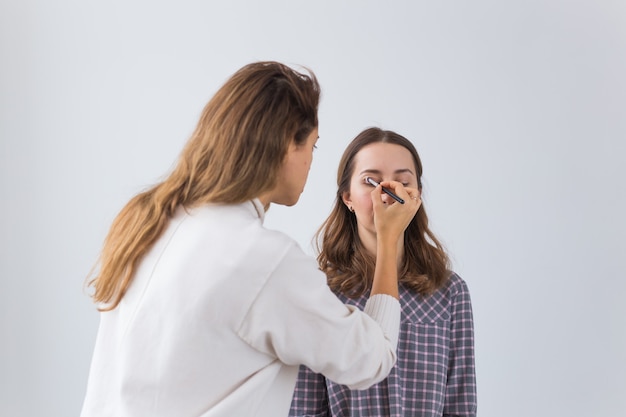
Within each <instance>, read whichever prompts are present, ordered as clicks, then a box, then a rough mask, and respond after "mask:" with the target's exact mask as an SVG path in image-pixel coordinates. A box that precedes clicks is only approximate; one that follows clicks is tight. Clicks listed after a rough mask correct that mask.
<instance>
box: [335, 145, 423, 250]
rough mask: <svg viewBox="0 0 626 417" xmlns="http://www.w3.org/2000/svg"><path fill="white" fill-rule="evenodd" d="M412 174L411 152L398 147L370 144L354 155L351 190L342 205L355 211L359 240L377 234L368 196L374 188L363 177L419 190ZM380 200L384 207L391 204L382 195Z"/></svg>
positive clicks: (390, 199)
mask: <svg viewBox="0 0 626 417" xmlns="http://www.w3.org/2000/svg"><path fill="white" fill-rule="evenodd" d="M415 171H416V169H415V163H414V161H413V156H412V155H411V152H409V150H408V149H406V148H405V147H404V146H401V145H396V144H393V143H383V142H376V143H371V144H369V145H367V146H365V147H363V148H362V149H361V150H360V151H359V152H358V153H357V154H356V155H355V158H354V172H353V173H352V177H351V179H350V189H349V191H347V192H344V193H343V195H342V197H343V202H344V204H346V206H348V208H350V207H351V208H352V209H353V210H354V215H355V216H356V219H357V224H358V231H359V236H360V237H361V239H365V238H366V235H371V236H375V235H376V229H375V228H374V211H373V209H372V197H371V192H372V189H373V187H372V186H371V185H370V184H367V183H366V182H365V178H366V177H371V178H372V179H373V180H375V181H376V182H381V181H398V182H400V183H402V184H403V185H404V186H405V187H412V188H418V187H417V176H416V173H415ZM382 199H383V201H385V202H386V203H387V204H393V203H394V200H393V199H392V198H391V197H389V196H388V195H387V194H385V193H383V194H382Z"/></svg>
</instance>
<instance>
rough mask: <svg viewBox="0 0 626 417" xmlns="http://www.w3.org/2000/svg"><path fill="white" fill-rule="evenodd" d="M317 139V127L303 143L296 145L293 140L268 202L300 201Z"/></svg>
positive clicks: (290, 202)
mask: <svg viewBox="0 0 626 417" xmlns="http://www.w3.org/2000/svg"><path fill="white" fill-rule="evenodd" d="M317 139H318V133H317V128H315V129H313V131H312V132H311V134H310V135H309V136H308V137H307V139H306V142H305V143H303V144H302V145H300V146H296V144H295V142H293V141H292V142H291V144H290V145H289V150H288V151H287V155H286V157H285V160H284V161H283V165H282V167H281V169H280V171H279V173H278V181H277V183H276V187H275V188H274V190H272V191H271V192H270V195H269V196H268V198H267V199H268V200H269V201H268V202H270V203H275V204H281V205H284V206H293V205H294V204H296V203H297V202H298V200H299V199H300V194H302V191H304V185H305V184H306V180H307V177H308V175H309V169H310V168H311V162H312V161H313V149H314V148H315V144H316V143H317ZM261 201H263V198H261ZM265 203H266V202H264V204H265Z"/></svg>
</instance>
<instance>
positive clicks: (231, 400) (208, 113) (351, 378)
mask: <svg viewBox="0 0 626 417" xmlns="http://www.w3.org/2000/svg"><path fill="white" fill-rule="evenodd" d="M319 94H320V92H319V86H318V83H317V81H316V79H315V76H314V75H313V74H312V73H308V74H303V73H299V72H296V71H294V70H293V69H291V68H289V67H286V66H284V65H282V64H280V63H276V62H259V63H254V64H250V65H247V66H245V67H243V68H242V69H240V70H239V71H238V72H236V73H235V74H234V75H233V76H232V77H231V78H230V79H229V80H228V81H227V82H226V83H225V84H224V86H222V88H221V89H220V90H219V91H218V92H217V93H216V94H215V96H214V97H213V98H212V99H211V100H210V101H209V103H208V104H207V106H206V107H205V109H204V111H203V112H202V115H201V118H200V121H199V123H198V126H197V128H196V130H195V132H194V133H193V135H192V137H191V138H190V140H189V142H188V143H187V144H186V146H185V148H184V150H183V151H182V154H181V156H180V159H179V161H178V164H177V166H176V167H175V168H174V170H173V172H172V173H171V174H170V175H169V176H168V177H167V178H166V179H165V180H164V181H163V182H161V183H159V184H157V185H155V186H154V187H152V188H150V189H149V190H147V191H145V192H142V193H140V194H139V195H137V196H136V197H134V198H133V199H131V201H130V202H129V203H128V204H127V205H126V206H125V207H124V208H123V209H122V211H121V212H120V213H119V215H118V216H117V218H116V219H115V221H114V223H113V225H112V226H111V229H110V231H109V233H108V235H107V237H106V241H105V243H104V247H103V249H102V253H101V257H100V262H99V268H98V271H97V273H96V274H95V276H94V277H93V279H92V280H91V282H90V283H91V285H92V286H93V288H94V294H93V297H94V300H95V301H96V302H97V303H98V305H99V309H100V310H101V311H102V313H101V321H100V328H99V331H98V336H97V340H96V346H95V351H94V355H93V360H92V365H91V370H90V375H89V381H88V386H87V393H86V398H85V401H84V405H83V410H82V416H83V417H90V416H116V417H123V416H151V417H156V416H176V417H184V416H206V417H208V416H228V417H233V416H278V415H287V414H288V411H289V404H290V401H291V396H292V393H293V388H294V384H295V380H296V376H297V372H298V365H299V364H306V365H307V366H308V367H310V368H311V369H315V371H316V372H320V373H322V374H325V375H328V377H330V378H332V379H333V380H337V381H339V382H341V383H344V384H347V385H349V386H352V387H355V388H365V387H368V386H371V385H372V384H374V383H376V382H378V381H380V380H382V379H384V378H385V377H386V376H387V374H388V373H389V371H390V369H391V368H392V366H393V364H394V363H395V359H396V354H395V350H396V344H397V335H398V328H399V320H400V306H399V303H398V300H397V297H398V292H397V275H396V268H395V265H394V264H393V262H390V261H389V259H392V258H393V259H395V256H396V255H397V253H396V252H397V247H396V245H395V241H396V240H397V239H398V236H401V235H402V233H403V231H404V229H405V228H406V226H407V225H408V224H409V222H410V220H411V218H412V217H413V216H414V215H415V212H416V211H417V207H418V202H417V200H412V199H411V197H415V198H417V190H411V189H410V188H408V189H405V188H404V187H402V186H397V185H394V184H383V185H386V186H388V187H391V188H393V189H394V190H395V192H396V193H398V194H399V195H400V196H403V197H404V198H406V199H407V200H410V201H411V202H412V204H408V205H406V207H404V206H400V205H395V206H391V207H390V206H387V205H385V204H383V199H384V197H383V196H382V189H381V187H378V188H377V189H376V190H374V191H370V194H371V196H370V198H371V200H372V201H373V206H374V207H375V209H374V210H375V218H376V222H377V230H378V232H379V239H378V243H377V246H378V249H379V250H380V251H381V259H380V261H379V262H377V263H376V268H375V269H376V271H375V272H374V287H373V288H374V289H373V291H372V296H371V298H370V299H369V301H368V303H367V307H366V308H365V313H362V312H361V311H358V310H354V309H350V308H348V307H346V306H345V305H344V304H343V303H341V302H340V301H339V300H338V299H337V297H336V296H335V295H333V293H332V292H331V291H330V290H329V289H328V286H327V285H326V279H325V276H324V274H322V273H321V272H320V271H319V269H318V268H317V265H316V263H315V261H314V260H313V259H311V258H309V257H307V256H305V255H304V253H303V252H302V251H301V250H300V248H299V247H298V246H297V244H296V243H295V242H294V241H293V240H292V239H290V238H288V237H287V236H285V235H283V234H281V233H278V232H274V231H270V230H267V229H265V228H264V227H263V217H264V214H265V210H267V208H268V207H269V206H270V204H271V203H275V204H283V205H287V206H291V205H293V204H295V203H296V202H297V201H298V199H299V196H300V194H301V193H302V190H303V188H304V185H305V182H306V179H307V175H308V172H309V167H310V164H311V161H312V152H313V149H314V147H315V143H316V141H317V139H318V134H317V107H318V101H319ZM383 254H384V258H382V255H383Z"/></svg>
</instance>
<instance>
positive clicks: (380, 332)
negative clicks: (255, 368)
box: [238, 244, 400, 389]
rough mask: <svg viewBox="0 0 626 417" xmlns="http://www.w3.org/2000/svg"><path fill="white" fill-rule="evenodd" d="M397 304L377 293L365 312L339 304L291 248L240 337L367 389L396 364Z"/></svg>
mask: <svg viewBox="0 0 626 417" xmlns="http://www.w3.org/2000/svg"><path fill="white" fill-rule="evenodd" d="M399 327H400V303H399V302H398V300H396V299H395V298H394V297H391V296H388V295H376V296H373V297H371V298H370V300H369V301H368V303H367V305H366V308H365V312H361V311H360V310H358V309H357V308H355V307H352V306H346V305H344V304H343V303H342V302H341V301H340V300H339V299H338V298H337V297H336V296H335V295H334V294H333V293H332V292H331V291H330V289H329V287H328V285H327V284H326V276H325V275H324V273H322V272H321V271H320V270H319V269H318V267H317V263H316V262H315V260H314V259H313V258H312V257H310V256H307V255H306V254H304V253H303V252H302V250H301V249H300V248H299V247H298V246H297V245H295V244H294V245H293V246H292V247H291V248H290V249H289V250H288V251H287V252H286V254H285V256H284V258H283V259H282V261H281V262H280V263H279V264H278V266H277V267H276V268H275V270H274V271H273V273H272V274H271V276H270V277H269V278H268V279H267V282H266V284H265V286H264V287H263V288H262V289H261V291H260V292H259V294H258V297H257V298H256V299H255V301H254V302H253V303H252V305H251V307H250V309H249V311H248V313H247V314H246V316H245V318H244V320H243V322H242V324H241V326H240V328H239V330H238V334H239V336H240V337H241V338H242V339H243V340H245V341H246V342H247V343H249V344H250V345H251V346H253V347H254V348H255V349H257V350H259V351H261V352H264V353H266V354H269V355H272V356H276V357H277V358H278V359H279V360H280V361H282V362H284V363H286V364H288V365H299V364H304V365H306V366H308V367H309V368H310V369H311V370H313V371H314V372H318V373H321V374H323V375H325V376H326V377H327V378H329V379H330V380H331V381H334V382H336V383H338V384H342V385H347V386H349V387H350V388H352V389H365V388H368V387H370V386H372V385H374V384H376V383H378V382H380V381H382V380H383V379H384V378H386V377H387V375H388V374H389V372H390V371H391V368H392V367H393V365H394V364H395V361H396V347H397V340H398V331H399Z"/></svg>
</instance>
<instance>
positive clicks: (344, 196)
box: [341, 191, 352, 209]
mask: <svg viewBox="0 0 626 417" xmlns="http://www.w3.org/2000/svg"><path fill="white" fill-rule="evenodd" d="M341 200H342V201H343V204H345V205H346V207H348V209H349V208H350V207H352V200H351V199H350V192H348V191H344V192H343V193H341Z"/></svg>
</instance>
